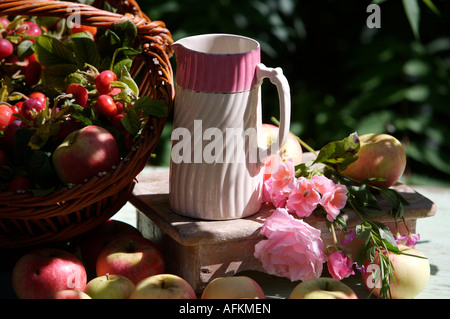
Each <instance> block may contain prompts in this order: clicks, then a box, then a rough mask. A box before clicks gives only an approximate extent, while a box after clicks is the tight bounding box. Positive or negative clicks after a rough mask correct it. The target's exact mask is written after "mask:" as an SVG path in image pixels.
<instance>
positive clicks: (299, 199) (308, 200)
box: [286, 177, 320, 217]
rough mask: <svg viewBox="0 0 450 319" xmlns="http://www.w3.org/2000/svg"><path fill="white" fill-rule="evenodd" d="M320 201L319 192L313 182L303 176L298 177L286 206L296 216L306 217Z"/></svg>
mask: <svg viewBox="0 0 450 319" xmlns="http://www.w3.org/2000/svg"><path fill="white" fill-rule="evenodd" d="M319 203H320V194H319V193H318V192H317V191H316V189H315V185H314V183H313V182H312V181H311V180H309V179H307V178H304V177H299V178H298V179H297V182H296V183H295V186H294V188H293V189H292V191H291V194H290V195H289V198H288V201H287V204H286V208H287V209H288V210H289V211H290V212H294V213H296V214H297V216H298V217H308V216H309V215H311V213H312V212H313V211H314V210H315V209H316V207H317V205H318V204H319Z"/></svg>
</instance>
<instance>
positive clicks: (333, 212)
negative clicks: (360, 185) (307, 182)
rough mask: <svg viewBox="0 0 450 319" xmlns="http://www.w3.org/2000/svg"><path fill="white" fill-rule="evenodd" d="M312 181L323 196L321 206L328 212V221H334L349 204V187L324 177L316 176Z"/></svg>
mask: <svg viewBox="0 0 450 319" xmlns="http://www.w3.org/2000/svg"><path fill="white" fill-rule="evenodd" d="M311 181H312V182H313V183H314V185H315V188H316V190H317V191H318V192H319V193H320V195H321V199H320V205H321V206H322V207H323V208H324V209H325V211H326V212H327V219H328V220H329V221H330V222H332V221H334V220H335V219H336V217H337V215H339V213H340V211H341V209H342V208H344V207H345V205H346V203H347V187H346V186H345V185H341V184H335V183H334V182H333V181H332V180H331V179H329V178H327V177H325V176H322V175H314V176H313V177H312V178H311Z"/></svg>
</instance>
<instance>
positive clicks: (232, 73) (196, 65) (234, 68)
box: [176, 47, 261, 93]
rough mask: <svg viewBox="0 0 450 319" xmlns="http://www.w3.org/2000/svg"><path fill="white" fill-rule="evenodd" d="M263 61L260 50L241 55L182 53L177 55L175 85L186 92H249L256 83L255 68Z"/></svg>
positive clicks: (186, 51)
mask: <svg viewBox="0 0 450 319" xmlns="http://www.w3.org/2000/svg"><path fill="white" fill-rule="evenodd" d="M260 61H261V53H260V48H259V47H258V48H257V49H254V50H252V51H249V52H246V53H241V54H210V53H202V52H196V51H191V50H185V51H180V52H178V54H177V73H176V82H177V84H178V85H179V86H181V87H182V88H183V89H188V90H193V91H197V92H211V93H212V92H215V93H232V92H242V91H249V90H251V89H252V88H253V87H254V86H255V84H256V74H255V72H256V66H257V65H258V64H259V63H260ZM211 70H214V72H211Z"/></svg>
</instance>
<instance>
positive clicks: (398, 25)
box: [139, 0, 450, 186]
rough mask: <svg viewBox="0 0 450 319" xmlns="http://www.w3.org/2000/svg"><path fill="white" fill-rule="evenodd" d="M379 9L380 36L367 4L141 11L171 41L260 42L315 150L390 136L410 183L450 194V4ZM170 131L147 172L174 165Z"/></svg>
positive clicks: (216, 4) (168, 2) (291, 2)
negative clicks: (233, 38)
mask: <svg viewBox="0 0 450 319" xmlns="http://www.w3.org/2000/svg"><path fill="white" fill-rule="evenodd" d="M376 2H377V3H378V4H379V7H380V12H381V16H380V21H381V28H369V27H368V25H367V20H368V19H369V20H370V21H373V19H372V18H373V17H372V18H371V14H372V11H369V12H367V7H368V5H369V4H370V3H371V1H360V0H355V1H337V0H336V1H333V0H321V1H306V0H303V1H302V0H265V1H264V0H250V1H235V0H221V1H198V0H163V1H162V0H152V1H144V0H141V1H140V2H139V4H140V6H141V8H142V9H143V11H144V12H146V13H147V14H148V15H149V16H150V18H151V19H153V20H162V21H164V22H165V23H166V25H167V27H168V29H169V30H170V31H171V32H172V36H173V38H174V40H177V39H180V38H182V37H185V36H189V35H196V34H202V33H215V32H219V33H234V34H240V35H244V36H248V37H252V38H254V39H256V40H258V41H259V42H260V43H261V48H262V62H263V63H264V64H265V65H266V66H269V67H281V68H282V69H283V71H284V73H285V75H286V77H287V79H288V81H289V84H290V87H291V96H292V118H291V131H292V132H293V133H294V134H296V135H298V136H300V137H301V138H302V139H303V140H304V141H305V142H307V143H308V144H309V145H310V146H312V147H313V148H316V149H319V148H320V147H322V146H323V145H325V144H327V143H328V142H331V141H333V140H338V139H342V138H344V137H346V136H347V135H349V134H350V133H352V132H355V131H356V132H358V134H359V135H362V134H365V133H388V134H391V135H393V136H395V137H397V138H398V139H399V140H400V141H401V142H402V143H403V144H404V146H405V150H406V153H407V157H408V167H407V171H406V172H405V175H404V177H403V180H404V181H405V182H407V183H409V184H422V185H434V186H450V161H449V160H450V141H449V137H450V126H449V123H448V122H449V119H450V19H449V18H450V3H449V1H444V0H433V1H432V3H433V4H434V6H435V8H436V9H437V10H439V12H438V13H436V12H435V10H433V8H432V7H431V8H430V6H428V5H427V2H429V1H422V0H416V1H415V0H407V1H400V0H386V1H376ZM408 3H409V6H408ZM414 4H417V5H418V7H417V10H416V11H415V12H416V13H417V14H416V15H414V14H413V13H411V12H412V11H410V10H411V8H414V6H411V5H414ZM414 17H415V18H414ZM409 18H410V19H409ZM414 26H416V29H415V30H416V32H414V31H413V30H414ZM172 61H173V63H174V65H175V63H176V58H175V57H174V58H173V59H172ZM262 90H263V95H264V96H263V114H264V122H266V123H269V122H270V117H271V116H275V117H277V116H278V114H277V109H278V98H277V94H276V89H275V87H274V86H273V85H271V84H265V83H264V84H263V87H262ZM170 133H171V125H170V122H169V124H168V125H167V127H166V130H165V131H164V133H163V135H162V137H161V142H160V143H159V145H158V148H157V150H156V151H155V153H156V154H157V158H156V159H155V160H153V162H152V163H151V164H155V165H169V158H170Z"/></svg>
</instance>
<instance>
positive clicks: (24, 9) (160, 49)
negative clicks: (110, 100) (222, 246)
mask: <svg viewBox="0 0 450 319" xmlns="http://www.w3.org/2000/svg"><path fill="white" fill-rule="evenodd" d="M103 2H104V0H101V1H96V3H95V4H94V6H88V5H82V4H77V5H78V8H79V9H80V14H81V24H83V25H89V26H96V27H98V28H105V29H108V28H112V27H113V26H114V25H115V24H117V23H120V22H123V21H124V20H129V21H131V22H133V23H135V25H136V27H137V29H138V36H137V41H139V42H140V44H141V45H142V49H143V53H142V54H141V55H139V56H137V57H136V58H135V59H134V60H133V66H132V70H131V75H132V76H133V77H134V78H136V76H137V75H138V74H140V76H139V78H140V82H139V83H138V85H139V89H140V94H141V95H147V96H150V97H152V98H156V99H159V100H161V101H163V102H165V103H166V104H167V105H168V107H169V111H170V110H171V109H172V106H173V97H174V90H173V73H172V67H171V64H170V61H169V59H170V57H171V55H172V51H171V48H170V44H171V43H172V42H173V40H172V37H171V34H170V32H169V31H168V30H167V29H166V27H165V24H164V23H163V22H160V21H151V20H150V19H149V18H148V17H147V16H146V15H145V14H144V13H142V11H141V10H140V8H139V6H138V4H137V3H136V2H135V1H134V0H122V1H119V0H114V1H111V0H110V1H108V2H109V3H110V4H111V5H112V6H113V7H115V8H117V10H118V12H121V14H118V13H111V12H108V11H105V10H100V9H98V8H99V7H103ZM68 6H73V3H72V2H61V1H44V0H34V1H29V0H0V13H1V14H2V15H9V16H15V15H24V16H48V17H61V18H67V17H68V16H69V15H70V14H71V13H72V11H71V10H68ZM165 122H166V119H165V118H162V119H161V118H150V119H149V121H148V123H147V124H146V127H145V129H144V132H143V134H142V136H141V138H140V139H139V141H137V142H136V143H135V144H134V145H133V147H132V148H131V150H130V152H129V154H128V156H126V157H125V158H124V159H123V160H122V161H121V162H120V163H119V165H118V166H117V168H116V169H115V170H113V171H112V172H110V173H109V174H107V175H106V176H103V177H95V178H93V179H91V180H90V181H89V182H87V183H85V184H82V185H78V186H75V187H73V188H71V189H69V188H65V189H61V190H57V191H54V192H53V193H50V194H48V195H42V196H33V195H31V194H16V193H12V192H3V193H0V248H18V247H30V246H34V245H38V244H43V243H48V242H56V241H63V240H67V239H69V238H72V237H74V236H77V235H79V234H82V233H84V232H86V231H88V230H90V229H92V228H93V227H95V226H97V225H99V224H100V223H102V222H104V221H105V220H107V219H109V218H110V217H111V216H113V215H114V214H115V213H116V212H117V211H118V210H119V209H120V208H121V207H122V206H123V205H124V204H125V203H126V202H127V200H128V196H129V195H130V193H131V192H132V190H133V187H134V183H135V177H136V176H137V175H138V174H139V173H140V172H141V171H142V170H143V169H144V167H145V165H146V164H147V162H148V160H149V159H150V156H151V153H152V152H153V150H154V149H155V147H156V144H157V142H158V140H159V137H160V135H161V133H162V130H163V127H164V125H165Z"/></svg>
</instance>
